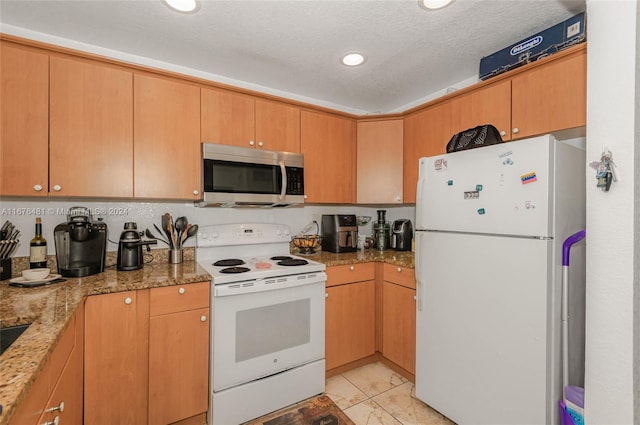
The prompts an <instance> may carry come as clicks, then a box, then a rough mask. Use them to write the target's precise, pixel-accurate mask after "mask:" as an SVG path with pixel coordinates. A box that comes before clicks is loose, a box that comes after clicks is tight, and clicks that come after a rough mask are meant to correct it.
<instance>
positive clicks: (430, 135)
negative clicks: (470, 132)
mask: <svg viewBox="0 0 640 425" xmlns="http://www.w3.org/2000/svg"><path fill="white" fill-rule="evenodd" d="M452 135H453V133H452V132H451V103H450V102H445V103H441V104H438V105H435V106H432V107H430V108H427V109H424V110H422V111H419V112H416V113H414V114H411V115H409V116H407V117H405V119H404V179H403V182H404V183H403V184H404V195H403V198H404V203H415V202H416V185H417V183H418V160H419V159H420V158H422V157H423V156H433V155H439V154H442V153H445V152H446V148H447V143H448V142H449V140H450V139H451V136H452Z"/></svg>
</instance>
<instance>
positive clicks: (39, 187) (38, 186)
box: [33, 184, 42, 192]
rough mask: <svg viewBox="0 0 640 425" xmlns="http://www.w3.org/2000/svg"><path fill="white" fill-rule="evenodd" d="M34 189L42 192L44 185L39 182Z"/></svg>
mask: <svg viewBox="0 0 640 425" xmlns="http://www.w3.org/2000/svg"><path fill="white" fill-rule="evenodd" d="M33 190H35V191H36V192H40V191H41V190H42V185H41V184H37V185H35V186H33Z"/></svg>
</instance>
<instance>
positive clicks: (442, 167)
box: [433, 158, 447, 171]
mask: <svg viewBox="0 0 640 425" xmlns="http://www.w3.org/2000/svg"><path fill="white" fill-rule="evenodd" d="M433 168H435V170H436V171H447V160H446V159H445V158H437V159H436V160H435V161H433Z"/></svg>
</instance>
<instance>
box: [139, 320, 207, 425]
mask: <svg viewBox="0 0 640 425" xmlns="http://www.w3.org/2000/svg"><path fill="white" fill-rule="evenodd" d="M208 317H209V309H208V308H202V309H198V310H190V311H184V312H180V313H172V314H165V315H162V316H153V317H151V319H150V323H149V423H150V424H170V423H174V422H177V421H179V420H182V419H186V418H190V417H192V416H195V415H197V414H199V413H203V412H206V411H207V406H208V404H209V393H208V388H209V372H208V371H209V319H208Z"/></svg>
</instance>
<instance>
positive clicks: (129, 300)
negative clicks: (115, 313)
mask: <svg viewBox="0 0 640 425" xmlns="http://www.w3.org/2000/svg"><path fill="white" fill-rule="evenodd" d="M132 302H133V300H132V299H131V297H127V298H125V299H124V303H125V304H126V305H129V304H131V303H132Z"/></svg>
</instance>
